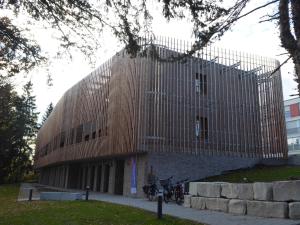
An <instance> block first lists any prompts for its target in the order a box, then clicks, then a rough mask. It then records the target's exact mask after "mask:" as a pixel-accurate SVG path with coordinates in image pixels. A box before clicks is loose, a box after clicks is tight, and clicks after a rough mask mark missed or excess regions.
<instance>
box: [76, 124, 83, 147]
mask: <svg viewBox="0 0 300 225" xmlns="http://www.w3.org/2000/svg"><path fill="white" fill-rule="evenodd" d="M82 133H83V125H82V124H81V125H79V126H78V127H77V129H76V143H80V142H81V141H82Z"/></svg>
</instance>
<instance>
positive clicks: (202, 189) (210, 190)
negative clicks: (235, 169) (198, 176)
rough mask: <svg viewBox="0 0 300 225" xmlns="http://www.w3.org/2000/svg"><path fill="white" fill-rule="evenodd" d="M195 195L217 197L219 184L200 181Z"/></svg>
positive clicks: (219, 193) (219, 188)
mask: <svg viewBox="0 0 300 225" xmlns="http://www.w3.org/2000/svg"><path fill="white" fill-rule="evenodd" d="M197 195H199V196H202V197H210V198H219V197H220V196H221V184H220V183H216V182H200V183H198V184H197Z"/></svg>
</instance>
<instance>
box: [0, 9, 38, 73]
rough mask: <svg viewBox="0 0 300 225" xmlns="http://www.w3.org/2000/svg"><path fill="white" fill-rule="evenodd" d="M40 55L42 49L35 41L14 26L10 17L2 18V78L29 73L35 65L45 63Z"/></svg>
mask: <svg viewBox="0 0 300 225" xmlns="http://www.w3.org/2000/svg"><path fill="white" fill-rule="evenodd" d="M0 6H1V3H0ZM0 9H1V8H0ZM40 53H41V49H40V47H39V46H38V45H37V44H36V43H35V42H34V41H32V40H30V39H28V38H26V37H25V36H24V34H23V32H22V30H20V28H19V27H16V26H15V25H13V24H12V23H11V20H10V19H9V18H8V17H0V74H1V76H4V75H6V76H12V75H14V74H16V73H18V72H20V71H27V72H28V71H29V70H30V69H31V68H33V67H34V66H35V65H37V64H38V63H40V62H42V61H44V57H42V56H41V55H40Z"/></svg>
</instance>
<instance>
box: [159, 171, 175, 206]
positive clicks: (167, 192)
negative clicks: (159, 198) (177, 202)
mask: <svg viewBox="0 0 300 225" xmlns="http://www.w3.org/2000/svg"><path fill="white" fill-rule="evenodd" d="M172 179H173V176H171V177H169V178H168V179H163V180H159V182H160V185H161V186H162V188H163V199H164V202H165V203H168V202H169V201H170V200H171V199H172V196H173V195H174V186H173V184H172Z"/></svg>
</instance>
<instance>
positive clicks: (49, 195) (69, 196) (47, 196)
mask: <svg viewBox="0 0 300 225" xmlns="http://www.w3.org/2000/svg"><path fill="white" fill-rule="evenodd" d="M81 199H82V194H80V193H70V192H41V194H40V200H45V201H51V200H54V201H55V200H61V201H65V200H81Z"/></svg>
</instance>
